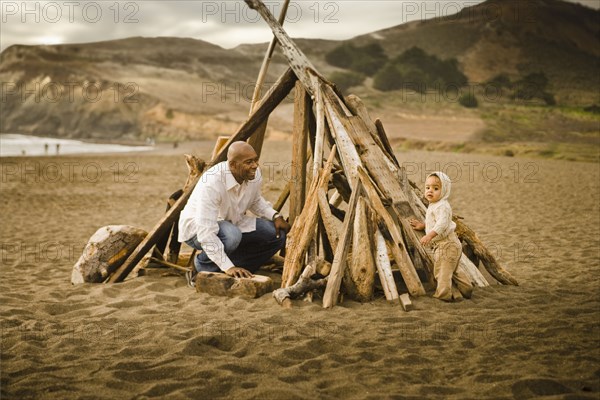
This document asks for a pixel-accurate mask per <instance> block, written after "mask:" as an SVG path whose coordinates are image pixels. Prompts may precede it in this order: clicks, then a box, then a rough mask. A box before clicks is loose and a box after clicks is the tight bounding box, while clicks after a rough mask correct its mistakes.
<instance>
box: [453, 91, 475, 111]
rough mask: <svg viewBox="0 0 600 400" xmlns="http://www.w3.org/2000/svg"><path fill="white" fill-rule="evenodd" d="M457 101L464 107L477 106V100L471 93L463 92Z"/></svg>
mask: <svg viewBox="0 0 600 400" xmlns="http://www.w3.org/2000/svg"><path fill="white" fill-rule="evenodd" d="M458 102H459V103H460V105H461V106H463V107H466V108H477V106H478V105H479V102H478V101H477V97H475V95H474V94H472V93H465V94H463V95H462V96H460V98H459V99H458Z"/></svg>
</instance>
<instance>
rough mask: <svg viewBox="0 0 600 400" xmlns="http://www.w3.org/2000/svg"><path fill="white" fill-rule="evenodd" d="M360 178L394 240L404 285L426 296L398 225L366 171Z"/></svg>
mask: <svg viewBox="0 0 600 400" xmlns="http://www.w3.org/2000/svg"><path fill="white" fill-rule="evenodd" d="M359 176H360V179H361V182H362V183H363V186H364V189H365V193H366V196H367V198H368V200H369V203H370V204H371V207H372V208H373V210H374V211H375V212H376V213H377V215H378V216H379V217H380V218H381V219H382V220H383V222H384V223H385V226H386V227H387V229H388V231H389V232H390V235H391V238H392V240H391V241H390V246H391V250H392V254H393V255H394V259H395V260H396V263H397V264H398V268H399V269H400V273H401V274H402V278H403V279H404V283H405V284H406V287H407V288H408V291H409V293H410V294H412V295H413V296H422V295H424V294H425V288H423V285H422V284H421V281H420V280H419V276H418V275H417V271H416V270H415V267H414V265H413V263H412V260H411V259H410V257H409V256H408V253H407V252H406V247H405V245H404V242H403V240H402V234H401V233H400V231H399V229H398V226H397V225H396V223H395V221H394V220H393V218H392V217H391V216H390V214H389V212H388V211H387V210H386V209H385V206H384V205H383V202H382V201H381V199H380V198H379V195H378V193H377V191H376V189H375V185H374V184H373V182H372V181H371V178H370V177H369V175H368V174H367V173H366V172H365V170H364V169H362V168H359Z"/></svg>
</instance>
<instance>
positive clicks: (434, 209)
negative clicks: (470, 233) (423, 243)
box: [425, 171, 456, 243]
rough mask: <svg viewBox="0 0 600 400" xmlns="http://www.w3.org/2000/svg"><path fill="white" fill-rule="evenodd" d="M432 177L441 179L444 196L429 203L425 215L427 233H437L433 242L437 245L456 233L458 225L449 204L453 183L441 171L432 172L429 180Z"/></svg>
mask: <svg viewBox="0 0 600 400" xmlns="http://www.w3.org/2000/svg"><path fill="white" fill-rule="evenodd" d="M432 175H434V176H437V177H438V178H440V182H441V183H442V188H441V190H442V196H441V198H440V200H438V201H436V202H435V203H429V207H427V214H425V233H429V232H431V231H435V232H436V233H437V236H436V237H434V238H433V239H432V240H431V241H432V243H435V242H439V241H441V240H444V239H446V237H447V236H448V235H449V234H451V233H452V232H454V229H455V228H456V224H455V223H454V221H452V207H450V203H449V202H448V197H450V188H451V186H452V181H450V178H449V177H448V175H446V174H445V173H443V172H441V171H436V172H432V173H431V174H429V175H427V178H429V177H430V176H432Z"/></svg>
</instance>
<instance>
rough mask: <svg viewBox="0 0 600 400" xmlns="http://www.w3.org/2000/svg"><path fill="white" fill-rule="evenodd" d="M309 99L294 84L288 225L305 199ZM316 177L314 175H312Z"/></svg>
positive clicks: (299, 85) (298, 212) (297, 213)
mask: <svg viewBox="0 0 600 400" xmlns="http://www.w3.org/2000/svg"><path fill="white" fill-rule="evenodd" d="M309 104H310V99H309V97H308V96H307V94H306V91H305V90H304V87H303V86H302V84H301V83H299V82H296V97H295V101H294V128H293V132H292V140H293V141H292V177H291V188H290V224H292V225H293V224H294V220H295V219H296V216H298V215H300V213H301V212H302V208H303V207H304V199H305V197H306V157H307V150H306V146H307V141H308V114H309V107H310V106H309ZM314 176H315V177H316V176H317V175H316V174H315V175H314Z"/></svg>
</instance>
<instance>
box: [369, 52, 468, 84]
mask: <svg viewBox="0 0 600 400" xmlns="http://www.w3.org/2000/svg"><path fill="white" fill-rule="evenodd" d="M467 83H468V79H467V77H466V76H465V75H464V74H463V73H462V72H461V71H460V70H459V69H458V61H457V60H456V59H453V58H452V59H448V60H441V59H439V58H438V57H436V56H433V55H429V54H427V53H426V52H425V51H423V50H422V49H420V48H418V47H413V48H411V49H408V50H406V51H405V52H404V53H402V54H401V55H399V56H398V57H396V58H395V59H394V60H392V61H389V62H388V63H387V64H386V65H385V66H384V67H383V68H382V69H381V70H379V72H378V73H377V74H375V77H374V82H373V86H374V87H375V88H376V89H379V90H383V91H389V90H396V89H400V88H405V89H411V90H415V91H417V92H421V93H424V92H426V91H427V90H432V89H434V90H445V89H446V88H447V87H449V86H454V87H456V88H460V87H462V86H464V85H466V84H467Z"/></svg>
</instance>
